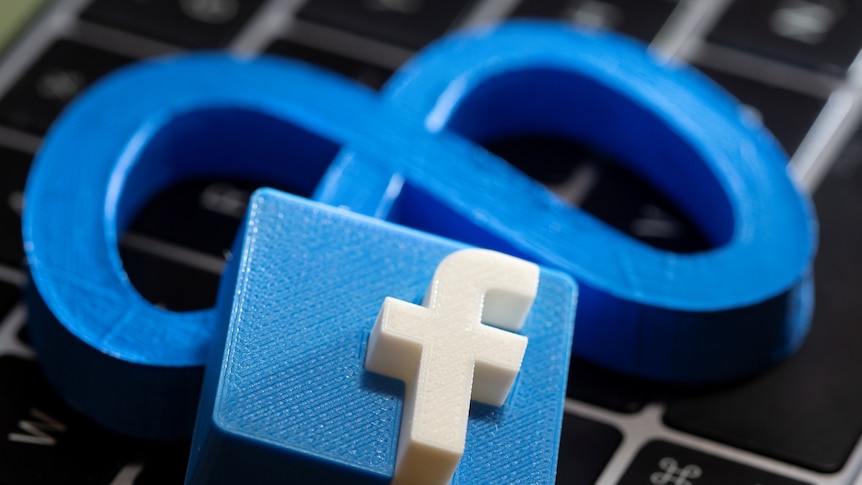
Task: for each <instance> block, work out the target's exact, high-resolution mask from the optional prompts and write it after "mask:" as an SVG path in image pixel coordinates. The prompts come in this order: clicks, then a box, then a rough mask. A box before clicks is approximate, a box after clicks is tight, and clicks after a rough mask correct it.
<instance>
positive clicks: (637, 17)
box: [512, 0, 677, 42]
mask: <svg viewBox="0 0 862 485" xmlns="http://www.w3.org/2000/svg"><path fill="white" fill-rule="evenodd" d="M676 5H677V0H602V1H598V0H550V1H548V0H524V1H523V2H521V3H520V4H519V5H518V7H517V8H516V9H515V10H514V11H513V12H512V16H513V17H549V18H558V19H561V20H568V21H571V22H575V23H577V24H580V25H584V26H589V27H600V28H604V29H609V30H615V31H617V32H622V33H624V34H628V35H630V36H632V37H636V38H638V39H640V40H642V41H644V42H650V41H652V39H654V38H655V36H656V34H658V32H659V30H661V28H662V26H663V25H664V24H665V22H667V19H668V18H669V17H670V15H671V13H673V10H674V8H676Z"/></svg>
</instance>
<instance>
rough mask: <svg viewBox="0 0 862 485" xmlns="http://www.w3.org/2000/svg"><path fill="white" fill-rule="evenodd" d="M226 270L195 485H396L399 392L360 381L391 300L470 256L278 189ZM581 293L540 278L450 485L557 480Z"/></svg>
mask: <svg viewBox="0 0 862 485" xmlns="http://www.w3.org/2000/svg"><path fill="white" fill-rule="evenodd" d="M247 217H248V219H247V221H246V224H245V226H244V228H243V230H242V231H243V232H242V233H241V234H240V235H239V237H238V240H237V248H239V249H237V251H236V252H235V255H234V256H235V257H234V258H233V260H232V261H231V263H230V264H229V266H228V268H227V269H226V272H225V276H224V277H223V286H222V292H221V295H220V303H219V311H220V312H221V314H222V319H221V320H222V322H223V325H224V328H223V329H222V331H221V332H219V333H218V335H219V338H222V339H224V340H222V341H217V342H214V349H213V352H212V354H211V357H210V361H209V363H208V366H207V373H206V379H205V383H204V390H203V395H202V398H201V405H200V409H199V413H198V420H197V425H196V429H195V438H194V443H193V447H192V458H191V460H190V464H189V471H188V479H187V482H188V483H194V484H198V483H208V484H209V483H260V484H263V483H388V482H389V481H390V479H391V477H392V473H393V468H394V464H395V455H396V445H397V442H398V433H399V425H400V420H401V408H402V397H403V395H404V384H403V383H402V382H400V381H398V380H395V379H392V378H389V377H384V376H381V375H378V374H374V373H372V372H369V371H368V370H366V369H365V368H364V360H365V351H366V345H367V341H368V337H369V334H370V332H371V329H372V327H373V326H374V322H375V319H376V317H377V314H378V312H379V310H380V307H381V305H382V303H383V300H384V298H386V297H394V298H397V299H400V300H405V301H409V302H414V303H419V302H421V301H422V297H423V294H424V292H425V290H426V288H427V286H428V284H429V282H430V281H431V278H432V275H433V274H434V270H435V269H436V267H437V265H438V263H440V261H441V260H442V259H443V258H444V257H446V256H447V255H449V254H451V253H452V252H454V251H457V250H459V249H463V248H465V247H466V246H464V245H462V244H459V243H456V242H453V241H450V240H446V239H442V238H439V237H436V236H432V235H428V234H425V233H422V232H419V231H415V230H412V229H407V228H403V227H400V226H396V225H393V224H390V223H386V222H383V221H379V220H375V219H370V218H367V217H364V216H360V215H357V214H353V213H351V212H349V211H346V210H343V209H338V208H333V207H330V206H326V205H322V204H318V203H315V202H310V201H307V200H305V199H300V198H297V197H294V196H291V195H288V194H284V193H280V192H277V191H273V190H267V189H265V190H261V191H258V192H257V193H255V195H254V196H253V197H252V200H251V202H250V211H249V214H248V216H247ZM575 295H576V292H575V287H574V283H573V282H572V280H571V279H570V278H569V277H568V276H565V275H563V274H561V273H558V272H555V271H552V270H547V269H545V268H542V269H541V273H540V279H539V289H538V293H537V296H536V299H535V301H534V304H533V307H532V310H531V312H530V314H529V316H528V318H527V320H526V322H525V324H524V326H523V328H522V330H521V331H520V332H519V333H521V334H522V335H525V336H526V337H527V338H528V339H529V344H528V346H527V350H526V354H525V356H524V360H523V363H522V366H521V370H520V372H519V374H518V377H517V378H516V380H515V384H514V386H513V388H512V391H511V393H510V394H509V396H508V399H507V400H506V402H505V404H504V405H503V407H501V408H496V407H493V406H489V405H485V404H481V403H478V402H472V403H471V407H470V416H469V422H468V429H467V442H466V446H465V451H464V455H463V457H462V459H461V461H460V464H459V466H458V469H457V470H456V472H455V476H454V478H453V480H452V483H455V484H458V483H463V484H468V483H469V484H478V483H530V484H534V483H552V482H553V480H554V474H555V470H556V460H557V448H558V445H559V437H560V428H561V423H562V413H563V402H564V396H565V385H566V375H567V371H568V362H569V354H570V349H571V339H572V334H573V327H574V324H573V322H574V303H575Z"/></svg>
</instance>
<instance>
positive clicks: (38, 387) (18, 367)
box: [0, 356, 128, 485]
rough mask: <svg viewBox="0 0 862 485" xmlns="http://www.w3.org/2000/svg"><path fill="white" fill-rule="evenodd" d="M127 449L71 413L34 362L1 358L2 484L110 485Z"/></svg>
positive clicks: (121, 443) (108, 434)
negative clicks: (99, 484)
mask: <svg viewBox="0 0 862 485" xmlns="http://www.w3.org/2000/svg"><path fill="white" fill-rule="evenodd" d="M127 445H128V443H127V442H126V441H125V439H124V438H120V437H117V436H115V435H113V434H111V433H109V432H107V431H104V430H102V429H101V428H98V427H97V426H95V425H93V424H91V423H90V422H88V421H86V420H84V419H83V418H82V417H80V416H79V415H77V414H76V413H75V412H74V411H72V410H71V409H70V408H69V407H68V406H67V405H66V404H65V403H64V402H63V400H62V399H61V398H60V397H59V396H57V395H56V394H54V392H53V391H52V390H51V389H50V387H49V385H48V383H47V382H46V381H45V379H44V377H43V376H42V374H41V372H40V371H39V366H38V364H37V363H36V362H31V361H26V360H22V359H19V358H16V357H9V356H4V357H0V457H2V460H0V483H9V484H16V485H31V484H32V485H42V484H44V485H53V484H57V483H108V481H109V480H110V479H111V478H112V477H113V476H114V475H115V474H116V472H117V471H118V469H119V468H120V466H121V465H122V461H123V460H124V459H125V458H124V456H122V455H124V454H125V453H126V452H127V450H128V447H127Z"/></svg>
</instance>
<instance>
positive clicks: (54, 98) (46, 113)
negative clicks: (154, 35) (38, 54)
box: [0, 40, 132, 134]
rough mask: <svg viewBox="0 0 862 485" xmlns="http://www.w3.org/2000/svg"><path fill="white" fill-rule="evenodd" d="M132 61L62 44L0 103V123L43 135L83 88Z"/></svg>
mask: <svg viewBox="0 0 862 485" xmlns="http://www.w3.org/2000/svg"><path fill="white" fill-rule="evenodd" d="M131 61H132V59H129V58H126V57H123V56H121V55H118V54H113V53H110V52H105V51H102V50H99V49H95V48H93V47H88V46H84V45H81V44H77V43H74V42H70V41H67V40H61V41H59V42H57V43H55V44H54V45H52V46H51V47H50V48H49V49H48V50H47V52H45V54H44V55H43V56H42V58H41V59H39V61H37V62H36V64H35V65H34V66H33V67H31V68H30V70H29V71H28V72H27V73H26V74H25V75H24V77H23V78H22V79H21V80H20V81H19V82H18V84H16V85H15V86H14V87H13V88H12V89H11V90H10V91H9V92H8V93H6V97H4V98H3V100H2V101H0V123H2V124H5V125H8V126H11V127H13V128H18V129H20V130H24V131H29V132H32V133H36V134H42V133H44V132H45V131H47V130H48V127H49V126H50V125H51V123H52V122H53V121H54V118H56V117H57V115H59V114H60V112H61V111H62V110H63V108H65V107H66V105H67V104H68V103H69V101H71V100H72V98H74V97H75V96H77V95H78V93H80V92H81V91H82V90H84V88H86V87H87V86H89V85H90V84H91V83H92V82H93V81H95V80H96V79H98V78H100V77H102V76H104V75H105V74H107V73H108V72H110V71H112V70H114V69H116V68H118V67H120V66H122V65H123V64H126V63H128V62H131Z"/></svg>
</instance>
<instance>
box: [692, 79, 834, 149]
mask: <svg viewBox="0 0 862 485" xmlns="http://www.w3.org/2000/svg"><path fill="white" fill-rule="evenodd" d="M698 69H700V70H701V71H703V73H704V74H706V75H707V76H709V77H710V78H712V80H713V81H715V82H717V83H718V84H720V85H721V87H723V88H724V89H726V90H728V91H729V92H730V94H732V95H734V96H735V97H736V98H737V99H739V100H740V101H741V102H742V103H745V104H746V105H747V106H748V107H749V108H751V109H752V113H753V114H754V115H755V116H759V117H761V119H762V121H763V123H764V124H765V125H766V128H767V129H769V131H771V132H772V134H773V135H775V138H777V139H778V141H779V142H780V143H781V145H782V146H783V147H784V149H785V150H786V151H787V152H788V153H790V154H793V152H794V151H796V149H797V148H799V144H800V143H802V140H803V139H804V138H805V134H806V133H808V129H809V128H811V125H812V124H814V120H815V119H817V115H818V114H820V110H822V109H823V106H824V105H825V104H826V101H825V100H823V99H819V98H815V97H813V96H810V95H807V94H803V93H799V92H795V91H790V90H787V89H783V88H779V87H776V86H772V85H769V84H765V83H763V82H760V81H755V80H752V79H746V78H743V77H740V76H736V75H734V74H729V73H726V72H722V71H718V70H715V69H710V68H705V67H702V66H698Z"/></svg>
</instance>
